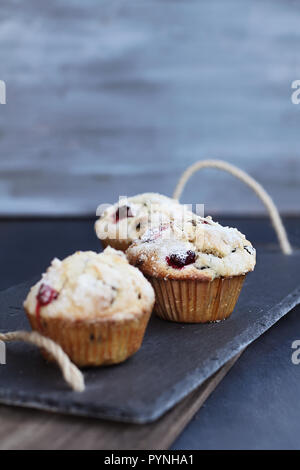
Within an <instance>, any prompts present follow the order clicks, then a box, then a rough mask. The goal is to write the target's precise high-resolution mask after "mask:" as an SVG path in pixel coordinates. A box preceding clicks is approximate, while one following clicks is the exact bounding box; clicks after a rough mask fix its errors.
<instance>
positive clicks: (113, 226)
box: [95, 193, 185, 245]
mask: <svg viewBox="0 0 300 470" xmlns="http://www.w3.org/2000/svg"><path fill="white" fill-rule="evenodd" d="M184 210H185V208H184V206H183V205H181V204H179V202H178V201H177V200H176V199H171V198H169V197H167V196H163V195H162V194H157V193H144V194H138V195H136V196H133V197H130V198H128V199H126V200H121V202H120V201H119V202H117V203H116V204H114V205H113V206H111V207H109V208H108V209H107V210H106V211H105V212H104V213H103V214H102V216H101V217H100V218H99V219H98V220H97V221H96V223H95V231H96V234H97V237H98V238H99V239H101V240H105V239H106V240H115V239H118V240H120V239H123V240H124V242H126V241H127V244H128V245H129V244H130V243H131V242H132V241H133V240H136V239H140V238H141V237H142V236H143V234H144V233H145V231H146V230H147V229H148V227H149V222H151V226H152V224H153V225H158V224H159V223H164V222H168V221H169V220H173V219H175V218H176V217H179V216H181V217H183V212H184ZM125 244H126V243H125Z"/></svg>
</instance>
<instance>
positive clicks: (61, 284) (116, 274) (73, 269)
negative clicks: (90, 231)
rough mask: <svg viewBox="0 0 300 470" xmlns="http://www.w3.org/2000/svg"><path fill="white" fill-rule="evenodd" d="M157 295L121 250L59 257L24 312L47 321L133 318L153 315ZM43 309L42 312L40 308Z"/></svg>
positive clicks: (79, 252) (44, 275) (28, 301)
mask: <svg viewBox="0 0 300 470" xmlns="http://www.w3.org/2000/svg"><path fill="white" fill-rule="evenodd" d="M153 303H154V292H153V288H152V287H151V285H150V283H149V282H148V281H147V280H146V279H145V277H144V276H143V275H142V273H141V272H140V271H139V270H138V269H136V268H135V267H133V266H130V264H129V263H128V261H127V259H126V256H125V255H124V253H122V252H121V251H116V250H114V249H112V248H110V247H108V248H106V249H105V251H104V252H103V253H95V252H93V251H85V252H83V251H78V252H76V253H74V254H73V255H71V256H68V257H67V258H65V259H64V260H62V261H60V260H58V259H57V258H55V259H54V260H53V261H52V263H51V265H50V267H49V268H48V269H47V271H46V273H44V274H43V275H42V279H41V280H40V281H39V282H37V283H36V284H35V285H34V286H33V287H32V288H31V290H30V292H29V294H28V296H27V298H26V300H25V302H24V308H25V310H26V311H27V313H28V314H30V315H36V314H37V309H38V311H39V315H40V316H41V318H66V319H72V320H84V319H88V320H98V319H114V320H120V319H125V318H126V319H130V318H135V316H137V315H141V314H143V312H146V311H147V312H149V310H151V309H152V307H153ZM40 307H41V308H40Z"/></svg>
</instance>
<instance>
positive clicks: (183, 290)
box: [149, 275, 246, 323]
mask: <svg viewBox="0 0 300 470" xmlns="http://www.w3.org/2000/svg"><path fill="white" fill-rule="evenodd" d="M245 277H246V276H245V275H242V276H233V277H230V278H217V279H214V280H213V281H205V282H204V281H194V280H174V279H159V278H154V277H150V278H149V281H150V282H151V284H152V286H153V288H154V290H155V296H156V303H155V307H154V309H155V313H156V314H157V315H158V316H159V317H161V318H163V319H164V320H169V321H174V322H183V323H207V322H214V321H218V320H224V319H225V318H228V317H229V316H230V314H231V313H232V311H233V309H234V307H235V304H236V302H237V300H238V297H239V294H240V291H241V289H242V286H243V282H244V280H245Z"/></svg>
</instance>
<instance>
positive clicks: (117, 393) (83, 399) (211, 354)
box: [0, 252, 300, 423]
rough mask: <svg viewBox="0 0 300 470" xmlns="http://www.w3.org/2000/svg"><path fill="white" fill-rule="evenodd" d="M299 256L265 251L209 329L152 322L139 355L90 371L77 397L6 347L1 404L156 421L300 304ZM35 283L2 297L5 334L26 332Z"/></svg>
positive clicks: (46, 368)
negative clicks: (226, 314)
mask: <svg viewBox="0 0 300 470" xmlns="http://www.w3.org/2000/svg"><path fill="white" fill-rule="evenodd" d="M299 265H300V254H299V252H296V253H295V255H293V256H290V257H287V256H284V255H281V254H277V253H259V256H258V264H257V268H256V270H255V272H254V273H252V274H251V275H249V276H248V278H247V280H246V282H245V285H244V288H243V291H242V293H241V296H240V299H239V302H238V304H237V306H236V309H235V311H234V313H233V315H232V316H231V317H230V318H229V319H228V320H226V321H225V322H221V323H217V324H210V325H182V324H172V323H167V322H164V321H162V320H160V319H158V318H156V317H153V318H152V320H151V322H150V325H149V328H148V330H147V333H146V337H145V340H144V343H143V346H142V348H141V350H140V351H139V352H138V353H137V354H136V355H135V356H134V357H132V358H131V359H129V360H128V361H127V362H125V363H124V364H120V365H117V366H114V367H110V368H103V369H89V370H86V371H85V372H84V374H85V380H86V385H87V387H86V391H85V392H83V393H82V394H79V393H75V392H72V391H70V390H69V389H68V387H67V386H66V385H65V383H64V382H63V379H62V377H61V375H60V372H59V371H58V369H57V367H55V366H54V365H51V364H47V363H46V362H44V360H43V359H42V358H41V356H40V354H39V352H38V351H37V350H36V349H35V348H34V347H31V346H27V345H24V344H21V343H20V344H11V345H9V346H8V354H7V364H6V365H3V366H0V402H2V403H6V404H14V405H22V406H32V407H36V408H42V409H49V410H54V411H59V412H63V413H72V414H80V415H87V416H93V417H99V418H107V419H113V420H122V421H129V422H140V423H144V422H148V421H153V420H155V419H157V418H158V417H159V416H161V415H162V414H163V413H164V412H166V411H167V410H168V409H170V408H171V407H172V406H173V405H174V404H176V403H177V402H178V401H179V400H180V399H182V398H183V397H184V396H185V395H187V394H188V393H189V392H191V391H192V390H193V389H194V388H196V387H197V386H199V385H200V384H201V383H202V382H203V381H204V380H205V379H207V378H208V377H209V376H210V375H212V374H213V373H214V372H215V371H216V370H218V369H219V368H220V367H221V366H222V365H223V364H224V363H226V362H227V361H228V360H229V359H230V358H232V357H233V356H234V355H235V354H237V353H238V352H239V351H240V350H242V349H243V348H245V346H247V345H248V344H249V343H251V342H252V341H253V340H255V339H256V338H257V337H258V336H260V335H261V334H262V333H264V332H265V331H266V330H267V329H268V328H270V326H272V325H273V324H274V323H275V322H276V321H278V320H279V319H280V318H281V317H282V316H283V315H285V314H286V313H287V312H288V311H290V310H291V309H292V308H293V307H294V306H295V305H297V304H298V303H299V302H300V287H299V280H300V276H299ZM29 284H31V283H26V284H22V285H19V286H16V287H13V288H10V289H8V290H6V291H3V292H2V294H1V295H0V331H2V332H5V331H9V330H14V329H21V328H28V323H27V320H26V318H25V316H24V314H23V311H22V309H21V303H22V300H23V298H24V297H25V295H26V292H27V290H28V287H29Z"/></svg>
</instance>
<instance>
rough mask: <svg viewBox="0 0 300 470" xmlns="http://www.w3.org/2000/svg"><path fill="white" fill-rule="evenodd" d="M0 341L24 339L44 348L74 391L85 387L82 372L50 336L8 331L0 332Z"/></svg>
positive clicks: (34, 332) (33, 332)
mask: <svg viewBox="0 0 300 470" xmlns="http://www.w3.org/2000/svg"><path fill="white" fill-rule="evenodd" d="M0 341H4V342H9V341H24V342H25V343H31V344H34V345H35V346H38V347H39V348H43V349H45V350H46V351H47V352H48V353H49V354H51V356H52V357H53V358H54V359H55V361H56V362H57V363H58V365H59V367H60V368H61V371H62V374H63V377H64V379H65V381H66V382H67V383H68V384H69V385H70V387H71V388H72V389H73V390H75V391H76V392H82V391H83V390H84V388H85V386H84V378H83V374H82V373H81V372H80V370H79V369H78V368H77V367H76V366H75V365H74V364H73V363H72V362H71V361H70V359H69V357H68V356H67V354H66V353H65V352H64V351H63V350H62V348H61V347H60V346H59V344H57V343H55V342H54V341H52V339H50V338H46V337H45V336H42V335H40V334H39V333H37V332H36V331H31V332H28V331H13V332H9V333H0Z"/></svg>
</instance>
